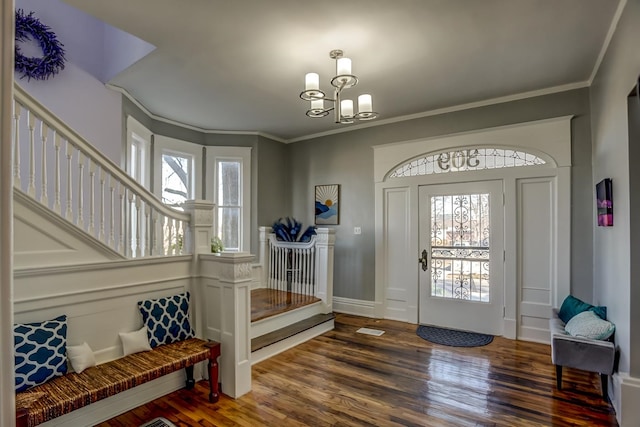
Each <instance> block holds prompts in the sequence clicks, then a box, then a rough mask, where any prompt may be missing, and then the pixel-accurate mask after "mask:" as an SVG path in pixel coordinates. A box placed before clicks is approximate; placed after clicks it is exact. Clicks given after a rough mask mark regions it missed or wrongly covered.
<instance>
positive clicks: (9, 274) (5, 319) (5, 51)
mask: <svg viewBox="0 0 640 427" xmlns="http://www.w3.org/2000/svg"><path fill="white" fill-rule="evenodd" d="M14 20H15V8H14V2H13V1H11V0H2V1H1V2H0V34H2V37H0V46H2V47H1V49H0V110H1V111H2V114H1V115H0V141H2V143H1V144H0V348H2V349H3V350H4V351H2V353H0V371H1V372H2V375H1V376H0V396H2V399H0V425H3V426H5V425H7V426H10V425H14V423H15V382H14V373H13V366H14V358H13V354H12V353H13V352H12V351H7V349H10V348H12V346H13V345H14V344H13V327H12V325H13V271H12V270H13V225H12V224H13V191H12V189H13V176H12V172H13V156H12V152H13V143H12V139H11V129H12V125H13V124H12V117H11V116H12V114H11V111H12V102H13V67H14V40H15V22H14Z"/></svg>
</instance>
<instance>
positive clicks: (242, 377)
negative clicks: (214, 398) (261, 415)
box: [199, 252, 254, 398]
mask: <svg viewBox="0 0 640 427" xmlns="http://www.w3.org/2000/svg"><path fill="white" fill-rule="evenodd" d="M199 260H200V276H201V277H202V284H203V286H204V294H205V301H206V313H205V338H207V339H212V340H215V341H219V342H220V350H221V352H222V355H221V357H220V378H221V382H222V392H223V393H224V394H226V395H228V396H231V397H233V398H238V397H240V396H242V395H243V394H245V393H248V392H249V391H251V264H252V263H253V260H254V256H253V255H251V254H248V253H244V252H241V253H232V252H226V253H225V252H223V253H221V254H207V255H204V254H202V255H200V256H199Z"/></svg>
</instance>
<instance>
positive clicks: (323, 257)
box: [316, 228, 336, 313]
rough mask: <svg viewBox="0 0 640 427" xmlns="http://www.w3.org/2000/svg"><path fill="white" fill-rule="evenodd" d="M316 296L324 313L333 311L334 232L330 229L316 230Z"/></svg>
mask: <svg viewBox="0 0 640 427" xmlns="http://www.w3.org/2000/svg"><path fill="white" fill-rule="evenodd" d="M316 233H317V234H316V268H317V269H318V270H317V272H316V274H317V276H316V283H317V286H318V288H317V291H316V296H317V297H318V298H320V299H321V300H322V302H323V303H324V310H325V311H324V312H325V313H331V312H332V311H333V252H334V250H333V248H334V245H335V242H336V231H335V230H334V229H331V228H318V229H316Z"/></svg>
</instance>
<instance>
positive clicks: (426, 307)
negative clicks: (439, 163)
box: [419, 181, 504, 335]
mask: <svg viewBox="0 0 640 427" xmlns="http://www.w3.org/2000/svg"><path fill="white" fill-rule="evenodd" d="M419 217H420V225H419V233H420V239H419V240H420V248H419V251H420V254H419V255H420V258H421V263H420V265H419V269H420V270H419V271H420V272H419V276H420V298H419V321H420V323H421V324H429V325H436V326H442V327H448V328H454V329H461V330H466V331H474V332H482V333H487V334H492V335H502V334H503V317H504V312H503V310H504V309H503V307H504V223H503V217H504V206H503V189H502V181H478V182H467V183H460V184H443V185H425V186H420V187H419Z"/></svg>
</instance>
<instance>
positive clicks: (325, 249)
mask: <svg viewBox="0 0 640 427" xmlns="http://www.w3.org/2000/svg"><path fill="white" fill-rule="evenodd" d="M271 231H272V230H271V227H260V263H261V264H262V272H263V276H262V284H261V286H262V287H264V288H268V289H275V290H278V291H281V292H283V293H284V292H286V293H287V294H283V295H284V296H283V297H282V298H283V303H289V302H290V299H291V298H292V297H295V296H296V295H310V296H315V297H317V298H319V299H321V300H322V302H323V303H324V312H325V313H329V312H331V311H332V306H333V248H334V243H335V230H332V229H327V228H318V229H316V233H317V234H316V235H315V236H312V237H311V240H310V241H309V242H305V243H300V242H283V241H279V240H277V239H276V236H275V234H273V233H271Z"/></svg>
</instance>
